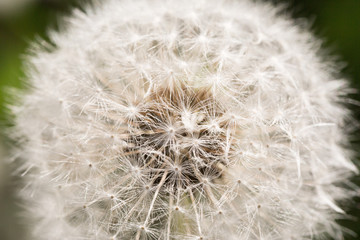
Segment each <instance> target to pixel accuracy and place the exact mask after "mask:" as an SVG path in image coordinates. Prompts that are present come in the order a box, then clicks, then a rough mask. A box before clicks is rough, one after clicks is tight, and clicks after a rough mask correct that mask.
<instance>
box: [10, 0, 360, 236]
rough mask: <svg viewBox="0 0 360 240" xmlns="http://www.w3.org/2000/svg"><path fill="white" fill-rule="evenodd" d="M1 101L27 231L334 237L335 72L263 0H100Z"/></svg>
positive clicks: (339, 125)
mask: <svg viewBox="0 0 360 240" xmlns="http://www.w3.org/2000/svg"><path fill="white" fill-rule="evenodd" d="M65 25H66V26H65V29H64V30H63V31H61V32H59V33H52V34H51V36H50V39H51V42H52V44H49V45H46V46H41V47H37V48H36V49H35V50H34V54H33V56H31V57H30V61H29V62H30V65H31V67H30V68H29V71H28V79H29V82H30V84H31V88H30V89H29V90H28V91H27V92H26V94H25V95H24V96H23V97H22V104H19V105H18V106H17V107H14V112H15V115H16V130H15V131H14V134H16V135H17V139H19V141H21V143H22V149H21V150H19V154H21V156H22V158H23V159H24V164H23V171H24V173H23V175H24V178H25V182H26V187H25V188H24V190H23V191H22V194H23V197H24V199H25V200H26V210H27V211H28V214H29V216H30V217H31V218H32V219H33V220H32V223H33V228H32V230H33V235H34V238H35V239H37V240H40V239H43V240H49V239H51V240H57V239H58V240H80V239H81V240H84V239H100V240H102V239H108V240H110V239H114V240H115V239H116V240H119V239H122V240H127V239H136V240H140V239H164V240H165V239H166V240H170V239H172V240H174V239H179V240H180V239H198V240H200V239H204V240H205V239H209V240H210V239H211V240H221V239H222V240H235V239H236V240H237V239H241V240H246V239H272V240H273V239H284V240H287V239H312V238H314V237H315V236H316V237H322V236H323V237H326V236H328V235H330V236H333V237H335V238H338V237H340V236H341V235H342V231H341V227H340V226H338V225H337V223H336V222H335V220H336V219H337V218H338V217H339V216H342V215H343V214H344V211H343V210H342V209H341V207H339V206H338V203H339V201H341V200H344V199H347V198H349V197H350V193H349V192H348V190H346V188H345V187H344V186H345V185H346V184H347V183H348V180H347V179H348V178H349V177H350V176H351V175H352V174H353V172H356V168H355V167H354V165H353V164H352V163H351V161H350V160H349V158H350V157H351V156H350V153H349V151H348V150H347V149H346V147H345V146H346V145H347V144H348V140H347V136H346V132H345V130H344V123H345V122H346V119H347V116H348V115H349V112H348V110H347V109H346V108H344V106H343V105H342V102H344V100H346V94H347V91H348V83H347V81H345V80H343V79H339V77H338V75H339V74H338V69H337V67H336V64H335V63H333V62H331V61H325V60H324V58H323V57H322V56H321V53H320V50H319V46H320V44H319V41H318V40H316V39H315V38H314V37H313V36H312V35H311V34H310V33H309V32H308V31H307V30H305V29H303V28H301V27H299V26H297V25H296V24H295V23H294V21H293V20H291V19H288V18H287V17H285V16H282V15H281V14H279V9H278V8H276V7H274V6H272V5H270V4H267V3H263V2H259V1H256V2H254V1H250V0H241V1H218V0H208V1H201V0H200V1H199V0H198V1H190V0H184V1H175V0H173V1H165V0H163V1H161V0H151V1H145V0H138V1H130V0H122V1H119V0H117V1H116V0H106V1H102V3H101V4H94V5H93V6H92V7H89V8H87V9H86V11H75V12H74V14H73V16H72V17H71V18H69V19H67V21H66V22H65Z"/></svg>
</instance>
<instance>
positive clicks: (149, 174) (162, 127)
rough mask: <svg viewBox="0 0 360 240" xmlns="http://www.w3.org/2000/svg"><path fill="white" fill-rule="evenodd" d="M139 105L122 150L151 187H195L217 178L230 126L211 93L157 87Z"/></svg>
mask: <svg viewBox="0 0 360 240" xmlns="http://www.w3.org/2000/svg"><path fill="white" fill-rule="evenodd" d="M138 106H139V111H138V114H137V117H136V118H135V119H132V120H131V121H130V120H129V122H128V124H129V126H130V128H129V129H130V130H129V136H130V137H129V138H128V140H127V141H128V145H129V146H131V147H129V148H128V149H127V152H128V153H131V154H133V156H134V158H133V159H134V161H135V165H137V166H138V167H139V168H140V169H142V172H144V173H145V176H146V178H147V181H149V183H150V184H151V185H158V184H159V183H160V182H161V184H162V186H174V187H180V186H181V187H183V188H186V187H188V186H189V185H191V186H199V187H200V186H201V185H202V183H206V182H207V181H212V180H214V179H215V178H219V177H220V176H221V172H222V169H223V167H224V166H226V165H227V163H228V152H229V149H230V147H229V146H228V144H229V141H227V140H228V138H229V131H228V130H229V128H230V124H229V121H228V120H227V119H226V118H225V116H224V112H225V111H224V108H223V107H222V106H220V105H219V103H218V102H217V101H216V100H215V99H214V98H213V96H212V94H211V93H210V91H208V90H207V89H191V88H188V87H179V88H173V89H159V90H156V91H154V92H153V93H152V94H150V95H149V96H148V97H146V98H145V99H144V100H143V101H142V102H141V103H139V104H138ZM164 175H166V176H164Z"/></svg>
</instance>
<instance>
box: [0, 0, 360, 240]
mask: <svg viewBox="0 0 360 240" xmlns="http://www.w3.org/2000/svg"><path fill="white" fill-rule="evenodd" d="M273 1H274V2H276V3H286V4H287V5H288V8H287V9H288V10H287V11H288V12H289V14H292V15H293V16H294V17H296V18H306V19H308V20H309V21H310V22H312V23H313V25H312V26H313V27H312V29H313V31H314V33H315V34H316V35H317V36H319V37H320V38H322V39H324V40H325V41H324V47H325V48H327V49H330V51H331V53H333V55H336V56H339V57H340V59H341V60H342V61H343V62H345V63H347V65H346V67H345V68H344V70H343V74H344V75H345V76H347V77H348V78H349V79H350V80H351V81H352V86H353V87H354V88H356V89H358V90H360V0H273ZM84 2H86V0H0V240H15V239H16V240H22V239H24V240H26V237H25V234H24V232H25V230H24V228H23V227H22V226H21V224H20V221H19V219H20V218H19V217H17V215H18V214H19V207H18V206H17V204H16V200H15V196H14V192H15V191H16V186H17V185H18V184H17V182H18V180H19V179H18V178H17V177H14V176H10V172H11V171H12V170H11V168H10V167H9V166H7V165H6V158H5V157H4V156H5V155H6V149H9V146H10V145H11V143H10V141H9V140H8V139H7V138H6V136H5V133H4V130H5V129H6V127H7V126H8V125H9V124H10V122H9V119H8V117H7V115H6V108H5V102H6V93H7V91H8V87H16V88H21V87H22V82H21V79H23V78H24V73H23V70H22V67H23V66H22V60H23V57H24V56H25V54H26V49H27V48H28V46H29V44H30V43H31V42H32V41H34V40H36V39H38V38H45V39H46V32H47V31H48V30H49V29H56V28H57V27H58V20H59V19H60V18H61V16H63V15H67V14H69V12H70V9H72V8H73V7H76V6H81V5H83V4H84ZM353 97H354V98H356V99H357V100H358V101H360V97H359V95H354V96H353ZM352 108H353V110H354V113H355V116H356V118H357V119H358V120H360V110H359V109H360V108H359V107H356V106H353V107H352ZM354 135H360V134H354ZM359 139H360V136H354V140H353V144H354V149H355V150H358V149H360V147H359V146H360V144H359V142H360V141H359ZM355 161H357V162H358V164H359V162H360V160H359V159H357V160H355ZM354 181H355V182H357V184H359V177H355V178H354ZM350 207H351V214H352V215H353V216H355V217H357V218H360V199H359V198H357V199H355V202H354V203H353V204H352V206H350ZM341 223H342V224H343V225H344V226H345V227H347V228H349V229H351V230H352V231H354V232H356V233H357V234H358V235H359V236H360V221H359V220H358V219H354V220H346V221H342V222H341ZM346 239H349V240H353V239H360V237H355V236H354V237H353V236H351V235H348V236H346Z"/></svg>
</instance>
